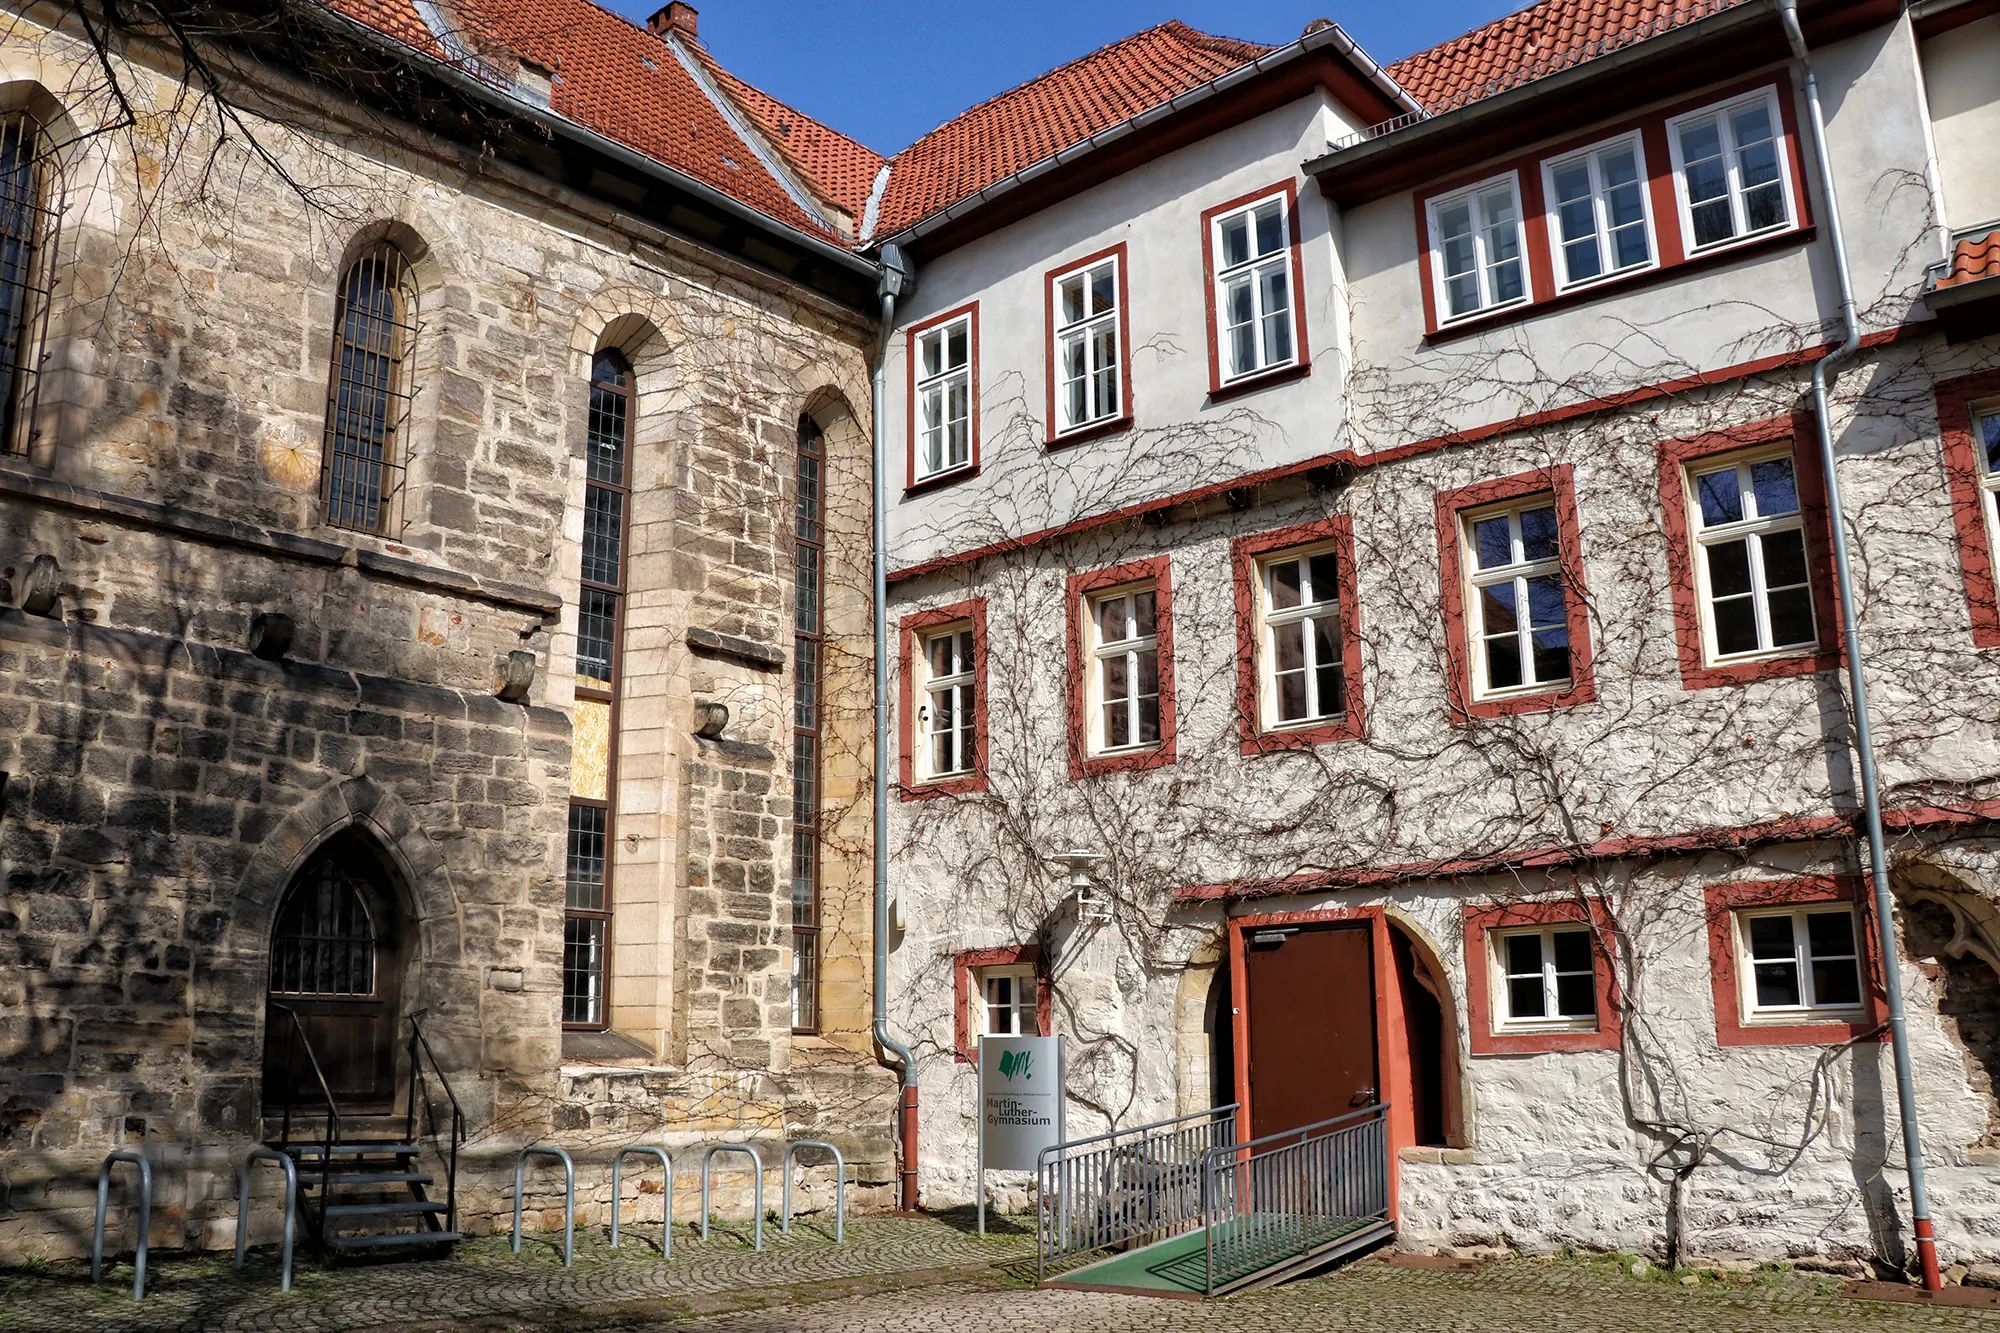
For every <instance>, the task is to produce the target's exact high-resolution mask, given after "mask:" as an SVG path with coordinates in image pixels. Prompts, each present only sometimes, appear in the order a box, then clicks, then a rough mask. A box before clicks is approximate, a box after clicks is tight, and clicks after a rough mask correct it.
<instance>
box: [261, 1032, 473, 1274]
mask: <svg viewBox="0 0 2000 1333" xmlns="http://www.w3.org/2000/svg"><path fill="white" fill-rule="evenodd" d="M272 1007H273V1008H274V1009H277V1010H278V1011H279V1012H282V1013H285V1014H288V1015H290V1017H291V1022H292V1040H291V1045H290V1048H289V1050H288V1052H287V1057H286V1069H285V1086H286V1087H287V1088H293V1087H296V1086H297V1080H296V1078H295V1073H296V1070H297V1064H296V1060H297V1057H298V1056H299V1055H303V1056H304V1058H305V1064H306V1068H307V1069H308V1070H310V1072H311V1074H312V1077H313V1084H314V1086H315V1087H316V1089H317V1091H318V1093H319V1100H320V1105H319V1106H318V1107H316V1108H314V1109H312V1110H310V1111H309V1112H307V1114H306V1117H305V1118H307V1119H318V1118H320V1117H324V1121H325V1125H324V1129H323V1132H322V1133H321V1134H320V1135H319V1136H318V1138H317V1139H303V1138H301V1139H299V1140H296V1141H295V1140H294V1139H293V1137H292V1116H293V1111H294V1108H293V1106H292V1105H291V1103H290V1100H288V1101H287V1104H286V1106H285V1109H284V1119H283V1123H282V1128H281V1130H280V1132H279V1136H278V1138H277V1139H275V1140H273V1141H272V1142H271V1144H270V1146H271V1147H272V1148H274V1149H276V1150H277V1151H279V1152H281V1153H284V1154H285V1155H286V1156H288V1157H290V1158H291V1159H292V1160H293V1161H294V1162H296V1163H297V1164H298V1173H299V1193H300V1204H299V1211H300V1212H302V1213H303V1214H304V1215H305V1218H306V1225H307V1228H308V1229H309V1231H310V1232H311V1234H312V1236H313V1239H314V1240H315V1241H317V1242H318V1244H319V1245H320V1247H321V1249H322V1250H323V1251H324V1252H326V1253H328V1254H342V1253H363V1252H381V1251H385V1250H386V1251H394V1250H398V1249H406V1248H420V1249H423V1250H426V1251H428V1250H431V1249H433V1248H434V1247H439V1246H447V1247H448V1246H450V1245H452V1244H454V1243H455V1242H457V1241H458V1240H459V1239H461V1237H460V1235H459V1231H458V1149H459V1145H460V1144H462V1143H464V1142H465V1116H464V1113H463V1112H462V1111H461V1110H460V1109H459V1105H458V1098H457V1097H456V1096H455V1095H454V1094H453V1093H452V1090H451V1084H450V1082H449V1081H447V1080H446V1078H445V1076H444V1070H443V1069H442V1068H441V1067H439V1065H438V1062H437V1057H436V1056H435V1055H433V1054H432V1053H431V1048H430V1043H429V1042H428V1041H426V1040H425V1038H424V1032H423V1026H422V1024H421V1022H420V1021H419V1020H420V1019H421V1018H422V1017H423V1015H422V1014H421V1013H419V1014H413V1015H411V1016H410V1020H409V1022H410V1040H409V1066H408V1068H409V1078H410V1092H409V1102H408V1104H407V1106H406V1108H405V1110H404V1114H403V1116H402V1123H401V1124H400V1125H397V1124H396V1118H395V1117H394V1116H393V1115H391V1116H369V1117H362V1116H358V1115H355V1114H353V1113H351V1112H350V1113H347V1114H345V1115H343V1113H342V1112H341V1110H340V1107H339V1105H338V1103H337V1102H336V1101H335V1099H334V1096H333V1092H332V1090H331V1088H330V1087H329V1086H328V1084H327V1081H326V1075H325V1073H324V1072H323V1071H322V1069H321V1066H320V1062H319V1058H318V1056H317V1054H316V1053H315V1052H314V1051H313V1048H312V1040H311V1038H309V1037H308V1036H307V1035H306V1030H305V1025H304V1024H303V1023H302V1022H301V1021H300V1019H299V1016H298V1015H297V1014H296V1013H293V1012H292V1011H291V1010H290V1009H286V1008H285V1007H284V1006H282V1005H273V1006H272ZM433 1081H435V1082H436V1083H437V1085H438V1087H439V1088H441V1089H442V1090H443V1094H444V1107H440V1106H439V1105H438V1104H437V1103H436V1102H434V1101H433V1100H432V1096H431V1083H432V1082H433ZM445 1108H448V1110H449V1114H448V1116H447V1115H441V1114H440V1112H441V1111H442V1110H444V1109H445ZM385 1129H386V1130H388V1131H389V1132H388V1133H387V1134H386V1136H385V1134H384V1130H385ZM441 1129H442V1132H440V1131H441ZM397 1131H400V1132H397ZM426 1154H429V1155H431V1156H432V1157H434V1158H435V1159H437V1161H438V1162H439V1163H440V1164H441V1166H442V1168H443V1173H444V1199H443V1201H442V1202H440V1201H438V1200H435V1199H433V1198H432V1197H431V1189H432V1188H433V1187H434V1186H435V1185H436V1184H437V1176H436V1175H435V1174H433V1172H432V1171H430V1170H426V1169H425V1156H426Z"/></svg>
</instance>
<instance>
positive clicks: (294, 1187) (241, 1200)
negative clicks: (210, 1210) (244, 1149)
mask: <svg viewBox="0 0 2000 1333" xmlns="http://www.w3.org/2000/svg"><path fill="white" fill-rule="evenodd" d="M259 1162H276V1163H277V1164H278V1165H279V1166H282V1167H283V1168H285V1265H284V1276H283V1277H282V1278H281V1279H280V1281H279V1287H278V1290H280V1291H290V1290H291V1289H292V1237H293V1235H294V1233H295V1232H296V1231H297V1230H298V1221H299V1166H298V1163H297V1162H294V1161H293V1160H292V1158H291V1154H289V1153H281V1152H279V1151H277V1150H276V1149H274V1148H252V1149H251V1150H250V1155H249V1156H248V1157H245V1158H244V1159H243V1183H242V1184H241V1185H240V1186H238V1187H237V1190H236V1266H237V1267H238V1268H241V1267H243V1250H244V1247H245V1246H246V1245H248V1244H249V1241H250V1169H251V1168H252V1167H254V1166H256V1165H257V1163H259Z"/></svg>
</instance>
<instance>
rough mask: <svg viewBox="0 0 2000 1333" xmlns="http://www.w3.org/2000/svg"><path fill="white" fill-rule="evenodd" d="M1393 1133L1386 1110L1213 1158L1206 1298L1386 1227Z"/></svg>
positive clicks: (1206, 1185)
mask: <svg viewBox="0 0 2000 1333" xmlns="http://www.w3.org/2000/svg"><path fill="white" fill-rule="evenodd" d="M1388 1124H1389V1104H1388V1103H1386V1102H1383V1103H1378V1104H1377V1105H1374V1106H1370V1107H1365V1108H1363V1109H1361V1110H1358V1111H1349V1112H1347V1113H1345V1114H1343V1115H1338V1116H1334V1117H1332V1118H1331V1119H1328V1120H1321V1121H1317V1122H1315V1123H1314V1124H1310V1125H1301V1126H1299V1127H1298V1128H1296V1129H1287V1130H1281V1131H1279V1132H1278V1133H1276V1134H1266V1135H1263V1136H1261V1137H1259V1138H1256V1139H1251V1140H1249V1141H1248V1142H1245V1143H1240V1144H1224V1145H1221V1146H1219V1147H1216V1148H1211V1149H1210V1150H1209V1151H1208V1152H1207V1153H1205V1154H1203V1158H1202V1194H1203V1198H1204V1204H1203V1209H1204V1220H1203V1237H1202V1266H1203V1289H1204V1291H1205V1292H1206V1293H1207V1294H1208V1295H1210V1296H1213V1295H1216V1294H1217V1293H1218V1292H1220V1291H1221V1290H1223V1289H1224V1288H1229V1287H1234V1286H1237V1285H1240V1284H1242V1283H1243V1282H1246V1281H1249V1280H1251V1279H1252V1278H1254V1277H1255V1276H1256V1275H1257V1274H1260V1273H1264V1272H1267V1271H1268V1270H1270V1269H1271V1268H1273V1267H1274V1266H1276V1265H1279V1264H1282V1263H1285V1262H1287V1261H1289V1260H1295V1259H1298V1258H1301V1257H1303V1256H1306V1255H1310V1254H1315V1253H1319V1252H1321V1251H1324V1250H1326V1249H1328V1248H1330V1247H1332V1246H1334V1245H1336V1244H1339V1243H1341V1242H1342V1241H1343V1239H1346V1238H1354V1237H1357V1236H1359V1237H1365V1236H1366V1235H1367V1233H1368V1231H1369V1228H1370V1224H1371V1223H1375V1222H1378V1221H1380V1220H1386V1219H1387V1218H1388V1216H1389V1210H1390V1200H1389V1157H1388V1153H1389V1139H1388Z"/></svg>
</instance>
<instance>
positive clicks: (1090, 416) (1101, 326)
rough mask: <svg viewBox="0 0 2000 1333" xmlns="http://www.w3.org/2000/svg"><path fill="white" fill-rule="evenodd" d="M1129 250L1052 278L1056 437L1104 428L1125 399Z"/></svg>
mask: <svg viewBox="0 0 2000 1333" xmlns="http://www.w3.org/2000/svg"><path fill="white" fill-rule="evenodd" d="M1124 261H1125V256H1124V248H1123V247H1122V246H1120V247H1118V248H1117V249H1115V250H1113V251H1109V252H1107V253H1105V254H1103V255H1101V256H1098V257H1096V258H1093V259H1090V260H1086V261H1084V262H1083V263H1080V264H1078V265H1077V266H1075V267H1073V268H1070V269H1066V270H1061V271H1058V272H1056V273H1054V274H1052V275H1051V276H1050V278H1049V338H1050V345H1049V376H1050V381H1051V395H1052V398H1053V409H1054V420H1053V423H1052V427H1051V430H1050V435H1051V438H1052V439H1060V438H1061V437H1062V436H1065V435H1073V434H1076V433H1077V432H1080V431H1084V430H1088V429H1089V428H1091V427H1093V426H1103V425H1105V424H1106V423H1108V422H1114V421H1117V420H1119V419H1120V418H1121V417H1123V416H1125V415H1126V414H1127V413H1129V412H1130V411H1131V408H1130V406H1129V405H1128V404H1127V403H1126V401H1125V372H1124V355H1125V347H1124V343H1125V300H1124V297H1125V274H1124Z"/></svg>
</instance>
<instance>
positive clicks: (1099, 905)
mask: <svg viewBox="0 0 2000 1333" xmlns="http://www.w3.org/2000/svg"><path fill="white" fill-rule="evenodd" d="M1049 859H1050V860H1051V861H1054V862H1055V863H1056V864H1057V865H1059V866H1063V867H1066V868H1067V869H1068V870H1069V886H1070V888H1072V889H1074V890H1075V891H1076V919H1077V921H1078V922H1079V923H1084V922H1108V921H1110V920H1111V900H1110V899H1109V898H1105V897H1103V896H1102V895H1100V894H1096V893H1093V892H1091V890H1092V889H1093V888H1094V887H1095V886H1094V884H1093V883H1092V881H1091V878H1090V872H1091V869H1092V868H1093V867H1094V866H1096V864H1097V863H1098V862H1099V861H1102V860H1103V859H1104V855H1103V853H1101V852H1084V851H1075V852H1056V853H1054V854H1053V855H1051V856H1050V857H1049Z"/></svg>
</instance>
